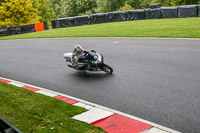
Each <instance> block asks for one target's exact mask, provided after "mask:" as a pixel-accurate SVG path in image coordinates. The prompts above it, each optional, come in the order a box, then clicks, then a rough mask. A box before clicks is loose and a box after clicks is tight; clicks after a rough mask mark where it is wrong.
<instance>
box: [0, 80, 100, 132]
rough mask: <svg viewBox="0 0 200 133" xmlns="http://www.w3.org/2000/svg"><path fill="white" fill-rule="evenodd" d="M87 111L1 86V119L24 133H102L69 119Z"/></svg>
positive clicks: (97, 128)
mask: <svg viewBox="0 0 200 133" xmlns="http://www.w3.org/2000/svg"><path fill="white" fill-rule="evenodd" d="M84 111H86V110H85V109H84V108H80V107H76V106H73V105H71V104H67V103H65V102H63V101H60V100H57V99H54V98H51V97H47V96H44V95H41V94H38V93H35V92H32V91H28V90H26V89H22V88H19V87H15V86H12V85H9V84H5V83H1V82H0V116H1V117H3V118H4V119H6V120H7V121H9V122H10V123H11V124H13V125H14V126H16V127H17V128H18V129H19V130H21V131H22V132H26V133H32V132H34V133H50V132H51V133H92V132H95V133H104V131H103V130H102V129H101V128H99V127H95V126H92V125H89V124H86V123H83V122H80V121H76V120H73V119H72V118H71V117H72V116H74V115H76V114H80V113H82V112H84Z"/></svg>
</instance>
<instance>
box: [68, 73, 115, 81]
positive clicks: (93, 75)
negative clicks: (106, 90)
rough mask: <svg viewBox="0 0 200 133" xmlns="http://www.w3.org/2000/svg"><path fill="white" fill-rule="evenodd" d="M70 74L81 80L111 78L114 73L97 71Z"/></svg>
mask: <svg viewBox="0 0 200 133" xmlns="http://www.w3.org/2000/svg"><path fill="white" fill-rule="evenodd" d="M70 76H72V77H74V78H77V79H80V80H102V79H103V80H105V79H107V78H111V77H112V76H113V74H106V73H97V72H94V73H93V72H75V73H73V74H70Z"/></svg>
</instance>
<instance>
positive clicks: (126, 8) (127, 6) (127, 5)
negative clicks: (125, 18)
mask: <svg viewBox="0 0 200 133" xmlns="http://www.w3.org/2000/svg"><path fill="white" fill-rule="evenodd" d="M127 10H134V8H133V7H131V6H130V5H129V4H125V5H124V6H123V7H121V8H119V9H117V11H127Z"/></svg>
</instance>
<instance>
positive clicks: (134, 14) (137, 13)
mask: <svg viewBox="0 0 200 133" xmlns="http://www.w3.org/2000/svg"><path fill="white" fill-rule="evenodd" d="M142 19H146V14H145V10H142V9H139V10H129V11H127V20H142Z"/></svg>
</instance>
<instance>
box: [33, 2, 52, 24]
mask: <svg viewBox="0 0 200 133" xmlns="http://www.w3.org/2000/svg"><path fill="white" fill-rule="evenodd" d="M33 7H34V8H36V9H37V10H38V11H37V14H38V15H39V16H41V19H40V22H48V23H50V21H51V20H52V19H53V18H55V14H54V11H53V8H52V7H50V3H49V1H48V0H33Z"/></svg>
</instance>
